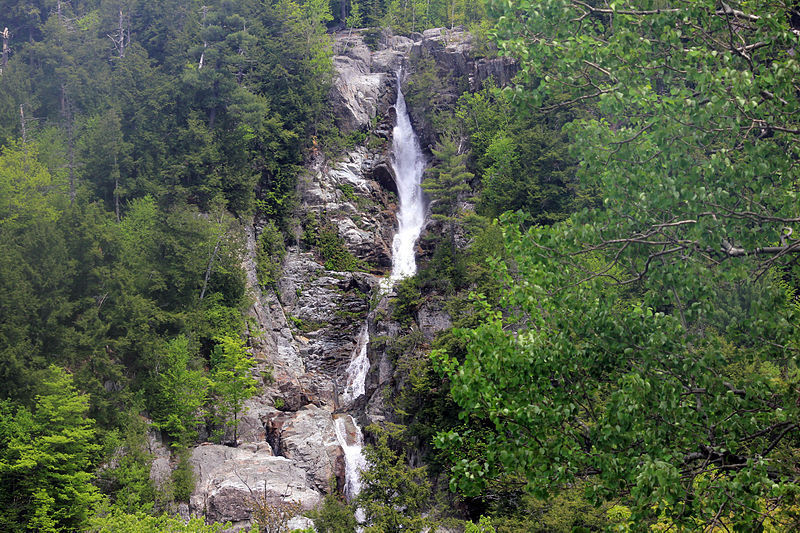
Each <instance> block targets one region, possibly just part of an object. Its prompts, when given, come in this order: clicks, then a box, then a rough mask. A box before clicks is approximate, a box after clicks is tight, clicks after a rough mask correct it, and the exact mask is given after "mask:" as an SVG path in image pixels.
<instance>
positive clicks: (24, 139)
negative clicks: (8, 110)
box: [19, 104, 28, 144]
mask: <svg viewBox="0 0 800 533" xmlns="http://www.w3.org/2000/svg"><path fill="white" fill-rule="evenodd" d="M22 106H23V104H19V121H20V124H21V126H22V144H25V143H26V142H27V141H28V134H27V131H26V129H25V110H24V109H23V107H22Z"/></svg>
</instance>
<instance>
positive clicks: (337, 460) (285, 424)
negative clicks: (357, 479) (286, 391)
mask: <svg viewBox="0 0 800 533" xmlns="http://www.w3.org/2000/svg"><path fill="white" fill-rule="evenodd" d="M265 425H266V427H267V431H268V432H269V439H270V442H275V443H276V444H275V446H276V448H277V449H276V450H275V452H276V453H277V454H279V455H281V456H283V457H286V458H288V459H291V460H292V461H294V462H295V463H297V464H301V465H304V466H305V467H306V477H307V481H308V482H309V484H311V485H312V486H313V487H315V488H316V489H317V490H319V491H320V492H327V491H328V490H329V488H330V483H331V480H334V479H335V480H336V484H337V485H338V486H339V487H341V486H343V485H344V453H343V452H342V447H341V446H340V445H339V442H338V440H337V438H336V429H335V428H334V422H333V418H332V417H331V412H330V411H327V410H325V409H321V408H319V407H316V406H312V405H308V406H306V407H305V408H303V409H301V410H300V411H298V412H296V413H276V414H274V415H272V416H269V417H267V418H266V420H265Z"/></svg>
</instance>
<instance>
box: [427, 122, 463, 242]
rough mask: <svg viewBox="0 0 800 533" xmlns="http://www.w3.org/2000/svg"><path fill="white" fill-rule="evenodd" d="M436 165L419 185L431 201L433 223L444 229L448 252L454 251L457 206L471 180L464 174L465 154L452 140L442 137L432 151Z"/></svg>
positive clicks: (457, 218) (454, 140)
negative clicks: (447, 241)
mask: <svg viewBox="0 0 800 533" xmlns="http://www.w3.org/2000/svg"><path fill="white" fill-rule="evenodd" d="M432 152H433V155H434V156H435V157H436V162H435V163H434V164H433V165H432V166H431V168H430V170H429V175H428V176H427V177H426V178H425V179H424V180H423V182H422V189H423V190H424V191H425V192H426V193H427V194H428V195H429V196H430V197H431V200H432V205H431V211H433V215H432V216H433V219H434V220H440V221H442V222H443V223H444V225H445V227H446V228H447V233H448V234H449V236H450V245H451V248H455V238H456V237H455V231H456V230H455V228H456V223H457V222H458V221H459V219H460V218H461V216H462V214H461V211H462V209H461V202H462V201H463V199H464V196H465V194H466V193H467V192H468V191H469V190H470V183H469V182H470V180H471V179H472V178H473V177H474V176H473V174H472V173H471V172H468V171H467V165H466V158H467V154H465V153H462V152H461V151H460V150H459V146H458V145H457V140H456V139H455V138H453V137H444V138H443V139H442V140H440V141H439V143H438V144H437V145H436V147H435V148H433V149H432Z"/></svg>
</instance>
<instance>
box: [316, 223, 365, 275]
mask: <svg viewBox="0 0 800 533" xmlns="http://www.w3.org/2000/svg"><path fill="white" fill-rule="evenodd" d="M315 242H316V245H317V247H318V248H319V253H320V255H321V256H322V260H323V261H324V262H325V268H326V269H327V270H335V271H339V272H353V271H356V270H366V268H367V265H366V264H365V263H364V262H363V261H362V260H360V259H358V258H357V257H355V256H354V255H353V254H352V253H350V251H349V250H348V249H347V247H346V246H345V244H344V241H343V240H342V238H341V237H340V236H339V232H338V231H337V230H336V228H334V227H332V226H323V227H321V228H320V229H319V233H318V234H317V236H316V239H315Z"/></svg>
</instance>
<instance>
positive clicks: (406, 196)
mask: <svg viewBox="0 0 800 533" xmlns="http://www.w3.org/2000/svg"><path fill="white" fill-rule="evenodd" d="M394 108H395V111H396V112H397V125H395V127H394V131H393V132H392V154H393V155H394V161H393V163H394V165H393V166H394V172H395V177H396V179H397V192H398V196H399V200H400V209H399V210H398V212H397V233H396V234H395V236H394V242H392V275H391V278H390V285H392V284H394V282H396V281H398V280H401V279H403V278H407V277H408V276H413V275H414V274H416V273H417V262H416V258H415V256H414V251H415V247H416V244H417V239H418V238H419V234H420V232H421V231H422V226H423V224H424V223H425V202H424V199H423V197H422V187H420V183H421V182H422V173H423V171H424V170H425V157H424V156H423V154H422V150H421V149H420V147H419V139H418V138H417V134H416V133H414V129H413V128H412V127H411V119H410V118H409V116H408V109H407V108H406V99H405V98H404V97H403V91H402V90H401V89H400V74H399V73H398V75H397V103H395V106H394Z"/></svg>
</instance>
